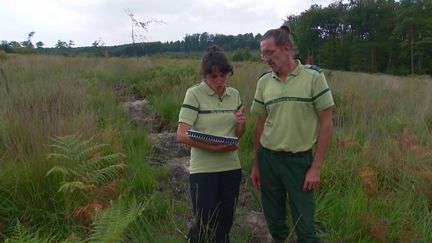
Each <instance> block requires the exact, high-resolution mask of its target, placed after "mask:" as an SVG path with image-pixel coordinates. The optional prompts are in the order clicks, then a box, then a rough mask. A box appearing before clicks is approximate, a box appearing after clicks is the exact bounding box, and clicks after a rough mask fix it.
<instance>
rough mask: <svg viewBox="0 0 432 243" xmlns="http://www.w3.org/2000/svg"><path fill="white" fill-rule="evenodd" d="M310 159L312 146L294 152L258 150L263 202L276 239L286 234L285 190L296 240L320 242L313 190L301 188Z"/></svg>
mask: <svg viewBox="0 0 432 243" xmlns="http://www.w3.org/2000/svg"><path fill="white" fill-rule="evenodd" d="M312 160H313V155H312V150H309V151H306V152H301V153H294V154H293V153H281V152H275V151H271V150H269V149H266V148H263V147H261V148H260V150H259V152H258V165H259V169H260V175H261V199H262V206H263V209H264V215H265V218H266V221H267V225H268V228H269V231H270V233H271V234H272V236H273V238H274V239H275V240H279V241H283V240H285V239H286V238H287V236H288V234H289V229H288V224H287V221H286V217H287V214H286V201H287V194H288V196H289V206H290V209H291V216H292V221H293V225H294V227H295V232H296V234H297V242H319V237H318V235H317V232H316V229H315V225H314V214H315V202H314V192H313V191H303V182H304V179H305V175H306V172H307V170H308V169H309V167H310V165H311V163H312Z"/></svg>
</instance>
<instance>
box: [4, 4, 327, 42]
mask: <svg viewBox="0 0 432 243" xmlns="http://www.w3.org/2000/svg"><path fill="white" fill-rule="evenodd" d="M332 2H334V0H315V1H313V0H201V1H199V0H175V1H167V0H123V1H121V0H39V1H29V0H21V1H20V0H17V1H12V0H0V40H7V41H20V42H21V41H24V40H26V39H27V36H28V33H30V32H31V31H34V32H36V33H35V35H34V37H33V43H36V42H38V41H42V42H43V43H45V45H46V46H47V47H52V46H54V45H55V44H56V43H57V41H58V40H62V41H66V42H68V41H69V40H73V41H74V43H75V46H90V45H91V44H92V43H93V42H94V41H96V40H101V43H105V45H106V46H112V45H120V44H126V43H131V42H132V38H131V20H130V17H129V16H128V14H127V10H130V11H132V12H133V14H134V16H135V18H136V19H137V20H138V21H148V20H151V19H157V20H162V21H163V22H164V23H163V24H156V23H153V24H150V25H149V28H148V32H145V31H142V30H141V31H139V30H137V31H138V33H137V34H139V35H141V36H144V37H145V38H144V37H139V36H138V37H137V40H136V41H137V42H140V41H163V42H164V41H175V40H182V39H183V37H184V36H185V35H186V34H194V33H203V32H208V33H210V34H225V35H228V34H233V35H237V34H244V33H253V34H254V35H255V34H257V33H261V34H263V33H264V32H265V31H266V30H267V29H271V28H276V27H279V26H280V25H281V24H282V23H283V19H285V18H286V16H288V15H291V14H299V13H301V12H303V11H305V10H307V9H309V7H310V6H311V5H312V4H318V5H321V6H328V4H330V3H332Z"/></svg>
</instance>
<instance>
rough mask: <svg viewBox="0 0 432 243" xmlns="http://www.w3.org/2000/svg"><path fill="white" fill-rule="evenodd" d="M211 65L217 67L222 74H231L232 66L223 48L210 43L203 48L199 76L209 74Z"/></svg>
mask: <svg viewBox="0 0 432 243" xmlns="http://www.w3.org/2000/svg"><path fill="white" fill-rule="evenodd" d="M213 67H218V68H219V70H220V71H221V72H222V73H224V74H230V75H232V74H233V67H232V66H231V64H230V62H229V61H228V58H227V57H226V56H225V53H224V52H223V49H222V48H221V47H220V46H218V45H212V46H210V47H208V48H207V49H206V50H205V52H204V55H203V57H202V61H201V71H200V74H201V76H202V77H205V76H206V75H207V74H211V73H212V68H213Z"/></svg>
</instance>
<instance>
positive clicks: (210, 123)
mask: <svg viewBox="0 0 432 243" xmlns="http://www.w3.org/2000/svg"><path fill="white" fill-rule="evenodd" d="M241 106H242V103H241V100H240V95H239V92H238V91H237V90H236V89H234V88H231V87H226V88H225V93H224V94H223V96H222V97H219V96H218V95H217V94H216V93H215V92H214V91H213V90H212V89H211V88H210V87H209V86H208V85H207V83H206V82H204V81H203V82H201V83H200V84H197V85H195V86H193V87H191V88H189V89H188V90H187V91H186V95H185V98H184V101H183V104H182V106H181V109H180V114H179V122H182V123H186V124H189V125H191V126H192V129H194V130H196V131H199V132H204V133H208V134H212V135H222V136H235V128H236V127H235V118H234V112H235V111H236V110H238V109H239V108H240V107H241ZM239 168H240V160H239V158H238V155H237V152H236V151H231V152H226V153H214V152H209V151H207V150H204V149H200V148H196V147H192V148H191V158H190V167H189V171H190V173H191V174H194V173H205V172H220V171H228V170H235V169H239Z"/></svg>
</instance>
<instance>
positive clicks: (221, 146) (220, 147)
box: [212, 144, 239, 153]
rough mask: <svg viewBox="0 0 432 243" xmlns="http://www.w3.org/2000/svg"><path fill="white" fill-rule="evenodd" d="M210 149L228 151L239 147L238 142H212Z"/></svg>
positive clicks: (217, 151)
mask: <svg viewBox="0 0 432 243" xmlns="http://www.w3.org/2000/svg"><path fill="white" fill-rule="evenodd" d="M212 146H213V148H212V151H213V152H216V153H223V152H230V151H234V150H237V149H238V148H239V146H238V144H214V145H212Z"/></svg>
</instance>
